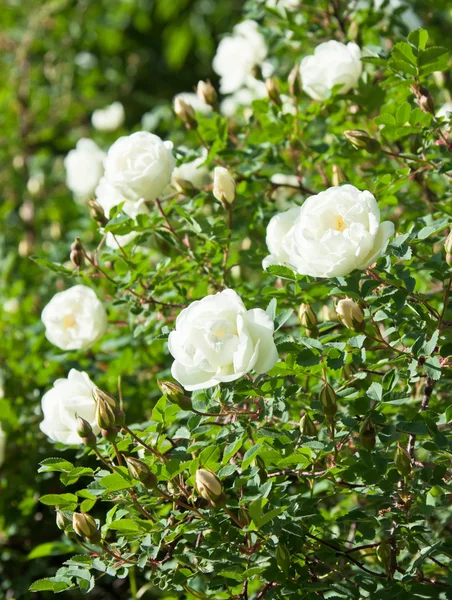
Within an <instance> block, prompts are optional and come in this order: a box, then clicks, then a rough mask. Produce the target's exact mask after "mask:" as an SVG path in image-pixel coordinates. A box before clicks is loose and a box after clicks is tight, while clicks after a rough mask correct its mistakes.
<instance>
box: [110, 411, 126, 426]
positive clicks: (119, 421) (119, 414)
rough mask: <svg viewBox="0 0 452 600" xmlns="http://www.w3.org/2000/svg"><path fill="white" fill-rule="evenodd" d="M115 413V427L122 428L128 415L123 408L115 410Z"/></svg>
mask: <svg viewBox="0 0 452 600" xmlns="http://www.w3.org/2000/svg"><path fill="white" fill-rule="evenodd" d="M113 412H114V414H115V425H116V426H117V427H122V426H123V425H124V424H125V422H126V413H125V412H124V411H123V410H122V408H114V409H113Z"/></svg>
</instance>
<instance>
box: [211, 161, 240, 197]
mask: <svg viewBox="0 0 452 600" xmlns="http://www.w3.org/2000/svg"><path fill="white" fill-rule="evenodd" d="M213 195H214V196H215V198H216V199H217V200H218V201H219V202H227V203H228V204H231V202H234V200H235V181H234V178H233V177H232V175H231V174H230V173H229V171H228V170H227V169H226V168H225V167H215V169H214V172H213Z"/></svg>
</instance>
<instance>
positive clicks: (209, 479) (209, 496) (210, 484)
mask: <svg viewBox="0 0 452 600" xmlns="http://www.w3.org/2000/svg"><path fill="white" fill-rule="evenodd" d="M195 486H196V490H197V491H198V494H199V495H200V496H201V497H202V498H204V499H205V500H209V501H210V502H215V501H217V500H218V499H219V498H220V496H221V495H222V493H223V485H222V483H221V481H220V480H219V479H218V477H217V476H216V475H215V473H212V472H211V471H207V470H206V469H198V470H197V471H196V476H195Z"/></svg>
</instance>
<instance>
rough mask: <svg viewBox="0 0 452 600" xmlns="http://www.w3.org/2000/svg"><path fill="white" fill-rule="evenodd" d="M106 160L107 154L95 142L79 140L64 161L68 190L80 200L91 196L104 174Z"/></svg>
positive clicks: (85, 139)
mask: <svg viewBox="0 0 452 600" xmlns="http://www.w3.org/2000/svg"><path fill="white" fill-rule="evenodd" d="M104 160H105V152H102V150H101V149H100V148H99V147H98V146H97V144H95V143H94V142H93V140H89V139H87V138H82V139H81V140H79V141H78V142H77V145H76V146H75V149H74V150H71V151H70V152H69V153H68V155H67V156H66V158H65V159H64V166H65V168H66V185H67V186H68V188H69V189H70V190H71V191H72V192H73V193H74V194H75V195H76V196H79V197H80V198H86V197H88V196H91V194H92V193H93V192H94V190H95V189H96V186H97V184H98V183H99V181H100V178H101V177H102V175H103V173H104Z"/></svg>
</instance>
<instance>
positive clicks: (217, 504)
mask: <svg viewBox="0 0 452 600" xmlns="http://www.w3.org/2000/svg"><path fill="white" fill-rule="evenodd" d="M226 500H227V496H226V494H225V493H224V492H221V494H220V495H219V496H218V498H217V499H216V500H211V501H210V503H211V505H212V506H213V507H214V508H223V506H224V505H225V504H226Z"/></svg>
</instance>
